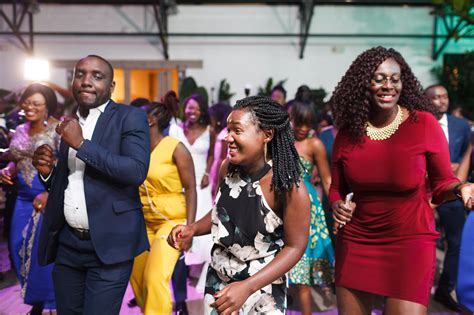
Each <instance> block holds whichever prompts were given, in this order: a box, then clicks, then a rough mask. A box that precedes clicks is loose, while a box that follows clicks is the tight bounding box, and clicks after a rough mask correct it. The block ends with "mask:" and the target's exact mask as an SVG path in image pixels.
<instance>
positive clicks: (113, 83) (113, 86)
mask: <svg viewBox="0 0 474 315" xmlns="http://www.w3.org/2000/svg"><path fill="white" fill-rule="evenodd" d="M114 91H115V81H112V82H110V94H112V93H114Z"/></svg>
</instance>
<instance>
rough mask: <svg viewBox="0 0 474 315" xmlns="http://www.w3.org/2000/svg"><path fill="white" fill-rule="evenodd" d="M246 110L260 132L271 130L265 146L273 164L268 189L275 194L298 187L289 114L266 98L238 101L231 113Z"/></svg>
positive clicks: (233, 167)
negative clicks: (271, 136) (269, 187)
mask: <svg viewBox="0 0 474 315" xmlns="http://www.w3.org/2000/svg"><path fill="white" fill-rule="evenodd" d="M235 110H246V111H249V112H250V113H251V115H252V116H253V118H254V120H255V122H256V123H257V124H258V127H259V128H260V129H262V130H268V129H273V130H274V134H273V139H272V140H271V141H270V142H269V143H268V152H267V154H268V155H270V156H271V159H272V162H273V166H272V168H273V177H272V183H271V188H272V189H274V190H275V191H276V192H277V193H280V192H286V191H290V190H291V189H292V188H293V186H294V185H297V186H299V182H300V174H301V170H302V166H301V162H300V159H299V155H298V152H297V151H296V148H295V145H294V143H295V137H294V135H293V130H292V129H291V126H290V118H289V116H288V113H287V112H286V111H285V110H284V109H283V108H282V107H281V106H280V104H278V103H277V102H275V101H274V100H272V99H271V98H269V97H266V96H250V97H246V98H244V99H241V100H239V101H237V103H236V104H235V106H234V108H233V111H235ZM236 169H237V166H236V165H232V164H231V165H230V166H229V172H230V173H232V172H235V171H236Z"/></svg>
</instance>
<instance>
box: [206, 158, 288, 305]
mask: <svg viewBox="0 0 474 315" xmlns="http://www.w3.org/2000/svg"><path fill="white" fill-rule="evenodd" d="M270 169H271V164H266V165H265V166H264V167H263V168H262V169H261V170H260V171H258V172H256V173H254V174H243V173H242V172H239V171H236V172H234V173H233V174H230V175H228V176H227V177H226V178H225V181H224V182H223V183H222V184H221V185H220V187H219V191H218V193H217V196H216V204H215V206H214V208H213V210H212V240H213V243H214V245H213V247H212V251H211V263H210V266H209V269H208V272H207V278H206V290H205V296H204V309H205V314H217V311H216V310H215V309H213V308H212V307H210V306H209V305H210V304H211V303H213V302H214V297H213V295H214V294H215V293H216V292H218V291H219V290H221V289H223V288H224V287H225V286H226V285H228V284H229V283H232V282H235V281H241V280H245V279H247V278H249V277H251V276H252V275H254V274H256V273H257V272H258V271H260V270H261V269H262V268H264V267H265V266H266V265H268V264H269V263H270V262H271V261H272V260H273V259H274V258H275V255H276V254H277V253H278V252H279V251H280V250H281V249H282V247H283V245H284V242H283V221H282V220H281V219H280V218H279V217H278V216H277V215H276V214H275V213H274V212H273V211H272V209H270V207H269V206H268V203H267V201H266V200H265V197H264V196H263V194H262V189H261V187H260V179H261V178H262V177H263V176H264V175H265V174H266V173H267V172H268V171H269V170H270ZM286 290H287V285H286V278H285V277H284V276H283V277H281V278H279V279H277V280H276V281H274V282H273V283H271V284H269V285H267V286H265V287H263V288H261V289H260V290H257V291H256V292H255V293H253V294H252V295H251V296H250V297H249V298H248V299H247V301H246V302H245V303H244V304H243V305H242V307H241V308H240V310H239V314H284V312H285V308H286Z"/></svg>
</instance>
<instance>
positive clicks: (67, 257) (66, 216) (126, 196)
mask: <svg viewBox="0 0 474 315" xmlns="http://www.w3.org/2000/svg"><path fill="white" fill-rule="evenodd" d="M114 87H115V82H114V80H113V68H112V66H111V65H110V63H109V62H108V61H107V60H105V59H104V58H102V57H100V56H96V55H89V56H87V57H85V58H83V59H81V60H79V62H78V63H77V64H76V66H75V69H74V78H73V81H72V93H73V95H74V97H75V99H76V101H77V103H78V105H79V107H78V111H77V117H75V118H73V117H67V118H65V119H64V121H62V122H61V123H60V124H59V125H58V127H57V128H56V132H57V133H58V134H59V135H60V136H61V144H60V146H59V152H53V151H52V149H51V147H49V146H48V145H42V146H40V147H39V148H38V149H37V150H36V152H35V155H34V158H33V164H34V165H35V167H36V168H37V169H38V171H39V173H40V175H41V178H42V180H43V182H44V184H45V186H46V188H47V189H48V191H49V198H48V203H47V206H46V209H45V214H44V219H43V226H42V230H41V235H40V239H39V251H38V257H39V262H40V264H49V263H53V262H54V263H55V267H54V269H53V281H54V287H55V294H56V306H57V310H58V313H59V314H61V315H62V314H88V315H89V314H101V315H102V314H118V313H119V311H120V306H121V301H122V299H123V295H124V294H125V289H126V287H127V283H128V280H129V277H130V273H131V271H132V265H133V258H134V257H135V256H137V255H138V254H140V253H141V252H143V251H145V250H147V249H148V247H149V245H148V239H147V235H146V230H145V222H144V219H143V214H142V211H141V210H142V205H141V203H140V198H139V194H138V187H139V185H140V184H141V183H142V182H143V181H144V180H145V178H146V175H147V172H148V164H149V158H150V139H149V130H148V124H147V119H146V114H145V112H144V111H142V110H141V109H138V108H134V107H131V106H125V105H121V104H116V103H115V102H113V101H112V100H111V99H110V97H111V94H112V92H113V90H114Z"/></svg>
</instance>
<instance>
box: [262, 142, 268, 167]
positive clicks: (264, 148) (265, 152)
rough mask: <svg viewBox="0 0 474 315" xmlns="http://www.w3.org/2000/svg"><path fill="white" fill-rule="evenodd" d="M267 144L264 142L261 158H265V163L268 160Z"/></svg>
mask: <svg viewBox="0 0 474 315" xmlns="http://www.w3.org/2000/svg"><path fill="white" fill-rule="evenodd" d="M267 144H268V142H265V146H264V147H263V159H264V160H265V163H267V162H268V159H267V152H268V151H267Z"/></svg>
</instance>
